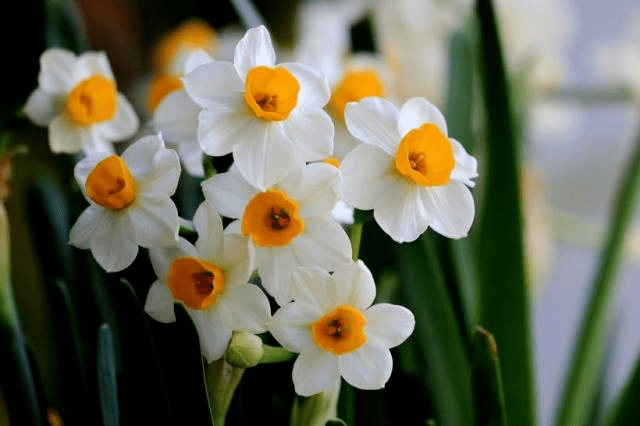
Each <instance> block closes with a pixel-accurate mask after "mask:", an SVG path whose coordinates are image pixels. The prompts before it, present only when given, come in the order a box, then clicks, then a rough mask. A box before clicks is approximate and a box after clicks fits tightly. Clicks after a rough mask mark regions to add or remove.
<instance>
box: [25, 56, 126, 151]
mask: <svg viewBox="0 0 640 426" xmlns="http://www.w3.org/2000/svg"><path fill="white" fill-rule="evenodd" d="M24 109H25V112H26V114H27V116H28V117H29V119H31V121H33V122H34V123H35V124H37V125H40V126H48V127H49V146H50V148H51V151H53V152H66V153H75V152H78V151H80V150H84V151H85V153H87V154H90V153H92V152H109V153H111V152H113V146H112V145H111V142H113V141H119V140H123V139H127V138H129V137H131V136H133V135H134V133H135V132H136V131H137V130H138V116H137V115H136V113H135V111H134V110H133V107H132V106H131V105H130V104H129V102H128V101H127V99H126V98H125V97H124V95H122V94H121V93H119V92H118V91H117V89H116V82H115V78H114V76H113V73H112V72H111V67H110V65H109V61H108V59H107V56H106V54H105V53H104V52H86V53H83V54H82V55H80V56H76V55H75V54H73V53H72V52H69V51H67V50H63V49H58V48H54V49H48V50H46V51H45V52H44V53H43V54H42V56H40V73H39V74H38V88H37V89H36V90H34V91H33V93H31V95H30V96H29V99H28V100H27V103H26V105H25V107H24Z"/></svg>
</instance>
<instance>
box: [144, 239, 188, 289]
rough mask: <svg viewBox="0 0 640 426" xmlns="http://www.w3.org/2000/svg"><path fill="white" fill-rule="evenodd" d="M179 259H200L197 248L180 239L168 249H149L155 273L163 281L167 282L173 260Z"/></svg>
mask: <svg viewBox="0 0 640 426" xmlns="http://www.w3.org/2000/svg"><path fill="white" fill-rule="evenodd" d="M179 257H198V252H197V251H196V249H195V247H194V246H192V245H191V243H190V242H189V241H187V240H185V239H184V238H182V237H178V242H177V243H176V244H173V245H170V246H168V247H157V248H152V249H149V260H150V261H151V266H152V267H153V272H155V273H156V277H158V278H159V279H161V280H162V281H166V279H167V274H168V273H169V268H170V267H171V264H172V263H173V260H174V259H176V258H179Z"/></svg>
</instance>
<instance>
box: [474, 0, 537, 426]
mask: <svg viewBox="0 0 640 426" xmlns="http://www.w3.org/2000/svg"><path fill="white" fill-rule="evenodd" d="M476 12H477V16H478V23H479V26H480V33H479V35H480V63H481V69H482V94H483V99H484V103H485V114H486V126H487V138H488V140H487V145H486V147H485V158H486V170H485V174H486V175H485V177H484V179H485V180H484V187H483V194H484V199H483V200H482V202H481V206H482V210H481V211H480V217H479V220H478V223H477V228H478V232H479V234H478V240H477V241H476V242H477V256H478V269H479V284H480V289H479V290H480V291H479V299H480V311H479V319H480V321H479V323H480V324H481V325H482V326H483V327H485V328H486V329H488V330H491V332H492V333H493V335H494V337H495V339H496V342H497V343H498V346H499V347H500V350H501V352H502V353H503V354H508V355H506V356H502V357H501V358H500V368H501V371H502V379H503V385H504V394H505V403H506V407H507V418H508V419H509V421H510V422H511V423H512V424H515V425H519V426H520V425H521V426H533V425H534V424H535V408H534V391H533V375H532V354H531V348H532V341H531V340H532V339H531V329H530V321H531V319H530V307H529V293H528V287H527V282H526V272H525V262H524V239H523V218H522V201H521V195H520V182H521V179H520V164H519V144H518V140H517V136H516V131H515V125H514V115H513V110H512V106H511V102H510V99H509V90H508V87H507V76H506V71H505V66H504V60H503V57H502V51H501V48H500V40H499V38H498V28H497V22H496V17H495V14H494V10H493V6H492V2H491V1H490V0H478V1H477V3H476Z"/></svg>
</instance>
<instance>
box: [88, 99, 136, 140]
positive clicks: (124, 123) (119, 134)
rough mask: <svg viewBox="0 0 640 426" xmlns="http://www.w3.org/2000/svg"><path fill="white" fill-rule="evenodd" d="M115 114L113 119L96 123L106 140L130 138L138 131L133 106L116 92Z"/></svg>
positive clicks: (97, 128)
mask: <svg viewBox="0 0 640 426" xmlns="http://www.w3.org/2000/svg"><path fill="white" fill-rule="evenodd" d="M117 102H118V103H117V107H116V115H115V116H114V117H113V119H111V120H109V121H106V122H104V123H101V124H99V125H96V126H95V127H96V130H97V131H98V133H99V134H100V135H101V136H102V137H103V138H104V139H106V140H109V141H121V140H123V139H127V138H130V137H131V136H133V135H134V134H135V132H137V131H138V126H139V124H140V123H139V121H138V115H137V114H136V112H135V110H134V109H133V106H131V104H130V103H129V101H128V100H127V99H126V98H125V97H124V95H123V94H122V93H118V101H117Z"/></svg>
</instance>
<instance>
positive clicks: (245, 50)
mask: <svg viewBox="0 0 640 426" xmlns="http://www.w3.org/2000/svg"><path fill="white" fill-rule="evenodd" d="M275 63H276V53H275V51H274V50H273V44H271V36H270V35H269V32H268V31H267V29H266V28H265V27H264V26H263V25H260V26H259V27H256V28H251V29H250V30H248V31H247V32H246V34H245V35H244V37H242V39H241V40H240V41H239V42H238V44H237V45H236V51H235V53H234V57H233V64H234V66H235V68H236V71H237V72H238V75H239V76H240V78H241V79H242V80H243V81H244V79H245V78H246V77H247V73H248V72H249V70H250V69H251V68H254V67H257V66H259V65H264V66H267V67H273V66H274V65H275Z"/></svg>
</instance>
